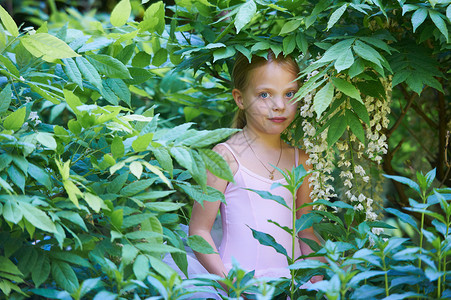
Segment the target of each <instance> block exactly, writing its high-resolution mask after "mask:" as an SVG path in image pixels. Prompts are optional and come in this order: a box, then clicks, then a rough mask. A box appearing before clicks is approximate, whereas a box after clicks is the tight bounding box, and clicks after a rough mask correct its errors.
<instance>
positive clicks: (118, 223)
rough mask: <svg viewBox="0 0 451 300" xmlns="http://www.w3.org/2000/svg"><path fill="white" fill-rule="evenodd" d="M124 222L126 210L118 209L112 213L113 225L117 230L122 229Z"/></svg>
mask: <svg viewBox="0 0 451 300" xmlns="http://www.w3.org/2000/svg"><path fill="white" fill-rule="evenodd" d="M123 220H124V210H123V209H122V208H121V209H116V210H115V211H113V212H112V213H111V224H112V225H113V226H114V227H115V228H116V229H120V228H121V227H122V222H123Z"/></svg>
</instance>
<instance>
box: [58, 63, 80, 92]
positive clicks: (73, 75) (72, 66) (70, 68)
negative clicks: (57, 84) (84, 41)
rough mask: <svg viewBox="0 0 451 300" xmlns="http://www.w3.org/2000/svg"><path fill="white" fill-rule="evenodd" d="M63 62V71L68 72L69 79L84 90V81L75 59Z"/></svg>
mask: <svg viewBox="0 0 451 300" xmlns="http://www.w3.org/2000/svg"><path fill="white" fill-rule="evenodd" d="M62 61H63V63H64V66H63V69H64V71H65V72H66V75H67V77H69V79H70V80H72V81H73V82H75V83H76V84H77V85H78V86H79V87H80V88H81V89H82V90H83V80H82V78H81V73H80V70H79V69H78V67H77V64H76V63H75V60H74V59H73V58H63V59H62Z"/></svg>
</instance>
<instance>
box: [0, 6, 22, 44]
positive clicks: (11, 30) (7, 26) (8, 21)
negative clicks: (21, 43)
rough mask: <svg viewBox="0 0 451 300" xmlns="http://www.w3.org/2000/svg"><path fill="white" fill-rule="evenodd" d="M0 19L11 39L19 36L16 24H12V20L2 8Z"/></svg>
mask: <svg viewBox="0 0 451 300" xmlns="http://www.w3.org/2000/svg"><path fill="white" fill-rule="evenodd" d="M0 19H1V20H2V23H3V26H5V29H6V30H8V32H9V33H11V35H12V36H13V37H18V36H19V29H18V28H17V25H16V22H14V20H13V18H12V17H11V16H10V15H9V14H8V12H7V11H6V10H5V9H4V8H3V7H2V6H0Z"/></svg>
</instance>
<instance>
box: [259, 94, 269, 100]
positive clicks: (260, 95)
mask: <svg viewBox="0 0 451 300" xmlns="http://www.w3.org/2000/svg"><path fill="white" fill-rule="evenodd" d="M258 96H259V97H260V98H262V99H268V98H269V93H268V92H262V93H260V94H259V95H258Z"/></svg>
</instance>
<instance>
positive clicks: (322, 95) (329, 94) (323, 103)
mask: <svg viewBox="0 0 451 300" xmlns="http://www.w3.org/2000/svg"><path fill="white" fill-rule="evenodd" d="M333 97H334V86H333V85H332V84H331V83H330V82H328V83H327V84H326V85H325V86H323V87H322V88H321V90H319V91H318V92H317V93H316V94H315V98H314V99H313V108H314V110H315V112H316V115H317V118H320V117H321V114H322V113H323V112H324V111H325V110H326V109H327V108H328V107H329V105H330V103H331V102H332V98H333Z"/></svg>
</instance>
